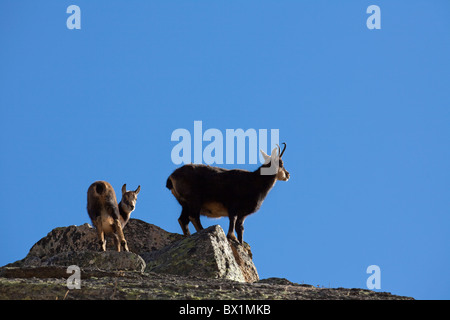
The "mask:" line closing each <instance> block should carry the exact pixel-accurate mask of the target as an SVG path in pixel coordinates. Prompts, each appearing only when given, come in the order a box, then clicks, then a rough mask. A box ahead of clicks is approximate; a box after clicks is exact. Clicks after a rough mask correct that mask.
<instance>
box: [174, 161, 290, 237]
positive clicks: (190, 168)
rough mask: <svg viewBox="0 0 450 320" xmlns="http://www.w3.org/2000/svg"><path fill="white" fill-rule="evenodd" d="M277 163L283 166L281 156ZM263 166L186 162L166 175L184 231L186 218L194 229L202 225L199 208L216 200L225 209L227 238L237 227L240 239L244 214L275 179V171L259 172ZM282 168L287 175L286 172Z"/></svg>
mask: <svg viewBox="0 0 450 320" xmlns="http://www.w3.org/2000/svg"><path fill="white" fill-rule="evenodd" d="M279 165H280V168H281V169H282V170H285V169H284V167H283V162H282V160H281V159H280V164H279ZM265 166H269V165H263V166H261V167H259V168H258V169H257V170H256V171H253V172H250V171H246V170H238V169H235V170H227V169H222V168H217V167H211V166H206V165H201V164H187V165H184V166H182V167H180V168H178V169H176V170H175V171H174V172H173V173H172V174H171V175H170V176H169V178H168V179H167V182H166V187H167V188H168V189H169V190H171V191H172V193H173V194H174V196H175V198H176V199H177V200H178V202H179V203H180V205H181V206H182V212H181V215H180V218H179V219H178V221H179V223H180V225H181V228H182V230H183V233H184V234H185V235H189V234H190V233H189V228H188V224H189V221H192V222H193V224H194V226H195V227H196V230H197V231H199V230H201V229H203V227H202V226H201V223H200V215H201V214H203V215H204V212H202V208H203V207H204V204H205V203H208V202H216V203H220V204H221V205H223V207H225V208H226V209H227V211H228V217H229V219H230V228H229V230H228V234H227V236H228V238H231V239H236V238H235V236H234V229H235V228H236V232H237V235H238V240H239V242H241V243H242V242H243V232H244V220H245V218H246V217H247V216H248V215H250V214H252V213H254V212H256V211H258V209H259V208H260V207H261V204H262V203H263V201H264V199H265V198H266V196H267V194H268V193H269V191H270V189H271V188H272V187H273V186H274V184H275V182H276V180H277V175H276V174H274V175H261V173H260V170H261V168H262V167H265ZM285 172H286V174H287V178H289V173H288V172H287V171H285ZM174 185H175V187H174ZM175 189H176V190H175Z"/></svg>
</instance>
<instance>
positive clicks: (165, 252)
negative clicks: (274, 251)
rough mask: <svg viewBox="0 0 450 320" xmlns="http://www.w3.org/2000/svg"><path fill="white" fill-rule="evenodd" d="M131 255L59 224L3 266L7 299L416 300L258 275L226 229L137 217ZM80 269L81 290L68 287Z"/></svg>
mask: <svg viewBox="0 0 450 320" xmlns="http://www.w3.org/2000/svg"><path fill="white" fill-rule="evenodd" d="M124 234H125V237H126V239H127V241H128V246H129V248H130V252H116V251H114V250H113V248H112V247H113V245H112V243H113V242H112V239H109V241H108V243H109V246H108V251H106V252H99V251H98V250H99V247H98V241H97V238H96V232H95V230H94V229H93V228H92V227H91V226H90V225H89V224H84V225H82V226H69V227H62V228H56V229H53V230H52V231H51V232H49V233H48V235H47V236H46V237H44V238H42V239H41V240H39V241H38V242H37V243H36V244H35V245H34V246H33V247H32V248H31V249H30V252H29V253H28V255H27V256H26V257H25V258H24V259H22V260H19V261H16V262H14V263H11V264H8V265H6V266H4V267H1V268H0V299H133V300H134V299H258V300H261V299H278V300H294V299H362V300H368V299H369V300H380V299H411V298H408V297H401V296H395V295H392V294H390V293H386V292H374V291H370V290H364V289H344V288H337V289H332V288H318V287H314V286H311V285H304V284H296V283H293V282H290V281H288V280H286V279H282V278H269V279H265V280H259V277H258V272H257V271H256V267H255V265H254V264H253V261H252V253H251V251H250V246H249V245H248V244H246V243H244V245H241V244H239V243H237V242H234V241H229V240H228V239H227V238H226V236H225V233H224V232H223V230H222V228H221V227H220V226H212V227H209V228H207V229H204V230H202V231H200V232H197V233H194V234H193V235H191V236H189V237H184V236H182V235H180V234H175V233H170V232H167V231H165V230H163V229H161V228H159V227H157V226H154V225H152V224H148V223H146V222H144V221H141V220H137V219H131V220H130V221H129V223H128V224H127V226H126V227H125V228H124ZM72 265H76V266H78V267H79V268H80V278H81V289H68V286H67V280H68V278H69V276H71V274H72V272H71V271H69V272H68V268H67V267H68V266H72Z"/></svg>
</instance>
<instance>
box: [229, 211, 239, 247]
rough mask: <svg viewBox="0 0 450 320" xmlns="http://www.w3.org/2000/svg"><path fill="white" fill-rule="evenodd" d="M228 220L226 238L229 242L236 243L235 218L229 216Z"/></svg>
mask: <svg viewBox="0 0 450 320" xmlns="http://www.w3.org/2000/svg"><path fill="white" fill-rule="evenodd" d="M229 218H230V226H229V227H228V233H227V238H228V239H230V240H234V241H237V239H236V236H235V235H234V226H235V224H236V219H237V216H235V215H230V216H229Z"/></svg>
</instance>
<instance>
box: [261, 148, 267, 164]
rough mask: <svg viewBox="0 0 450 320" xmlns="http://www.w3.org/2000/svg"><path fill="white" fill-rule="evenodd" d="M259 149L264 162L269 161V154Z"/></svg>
mask: <svg viewBox="0 0 450 320" xmlns="http://www.w3.org/2000/svg"><path fill="white" fill-rule="evenodd" d="M259 151H260V152H261V154H262V156H263V158H264V164H267V163H269V162H270V156H269V155H268V154H267V153H265V152H264V151H263V150H262V149H259Z"/></svg>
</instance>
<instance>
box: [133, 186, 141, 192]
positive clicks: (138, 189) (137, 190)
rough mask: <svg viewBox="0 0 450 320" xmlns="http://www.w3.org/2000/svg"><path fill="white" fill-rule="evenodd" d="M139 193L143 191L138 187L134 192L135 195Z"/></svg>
mask: <svg viewBox="0 0 450 320" xmlns="http://www.w3.org/2000/svg"><path fill="white" fill-rule="evenodd" d="M139 191H141V186H138V187H137V189H136V190H135V191H134V193H136V194H138V193H139Z"/></svg>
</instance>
